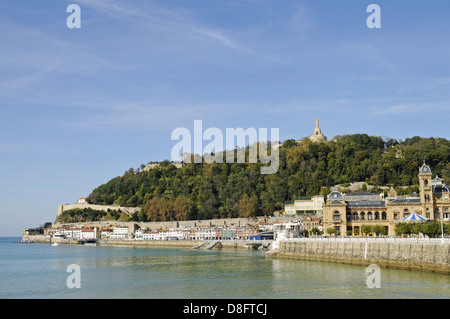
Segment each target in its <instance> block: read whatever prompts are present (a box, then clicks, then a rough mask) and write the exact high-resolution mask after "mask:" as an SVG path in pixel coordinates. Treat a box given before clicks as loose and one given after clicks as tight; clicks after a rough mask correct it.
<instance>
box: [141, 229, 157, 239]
mask: <svg viewBox="0 0 450 319" xmlns="http://www.w3.org/2000/svg"><path fill="white" fill-rule="evenodd" d="M159 238H160V237H159V231H152V232H143V233H142V240H159Z"/></svg>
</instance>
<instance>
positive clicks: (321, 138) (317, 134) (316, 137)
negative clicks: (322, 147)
mask: <svg viewBox="0 0 450 319" xmlns="http://www.w3.org/2000/svg"><path fill="white" fill-rule="evenodd" d="M309 139H310V140H311V141H313V142H326V140H327V137H326V136H325V135H323V134H322V130H321V129H320V127H319V118H316V127H315V128H314V133H313V134H312V135H311V136H310V137H309Z"/></svg>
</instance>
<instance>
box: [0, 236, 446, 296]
mask: <svg viewBox="0 0 450 319" xmlns="http://www.w3.org/2000/svg"><path fill="white" fill-rule="evenodd" d="M18 240H20V238H1V239H0V298H2V299H5V298H6V299H7V298H33V299H34V298H50V299H58V298H65V299H66V298H67V299H70V298H89V299H92V298H101V299H103V298H127V299H128V298H151V299H156V298H158V299H253V298H258V299H284V298H286V299H287V298H289V299H292V298H302V299H303V298H314V299H320V298H383V299H385V298H389V299H391V298H395V299H399V298H433V299H434V298H449V297H450V276H448V275H444V274H435V273H427V272H419V271H408V270H395V269H381V271H380V288H369V286H368V284H367V272H366V268H365V267H362V266H354V265H345V264H337V263H327V262H314V261H302V260H288V259H275V258H266V256H265V253H264V252H263V251H252V250H242V249H236V250H233V249H223V250H192V249H189V248H168V249H167V248H142V247H131V246H116V247H114V246H87V245H61V246H57V247H54V246H51V245H48V244H24V243H16V241H18ZM69 265H77V266H79V279H80V280H79V282H80V288H70V287H69V286H70V285H68V278H69V276H71V275H73V273H72V272H71V270H70V269H68V266H69ZM68 271H69V272H68Z"/></svg>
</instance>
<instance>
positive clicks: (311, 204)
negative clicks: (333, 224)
mask: <svg viewBox="0 0 450 319" xmlns="http://www.w3.org/2000/svg"><path fill="white" fill-rule="evenodd" d="M324 202H325V197H324V196H323V195H317V196H313V197H311V198H310V199H307V198H304V199H301V198H299V199H295V200H294V201H293V202H290V203H287V204H285V206H284V211H285V213H286V215H296V214H316V215H319V216H322V215H323V204H324Z"/></svg>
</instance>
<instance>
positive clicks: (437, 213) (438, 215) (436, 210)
mask: <svg viewBox="0 0 450 319" xmlns="http://www.w3.org/2000/svg"><path fill="white" fill-rule="evenodd" d="M440 218H441V213H440V212H439V208H435V209H434V219H440Z"/></svg>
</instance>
